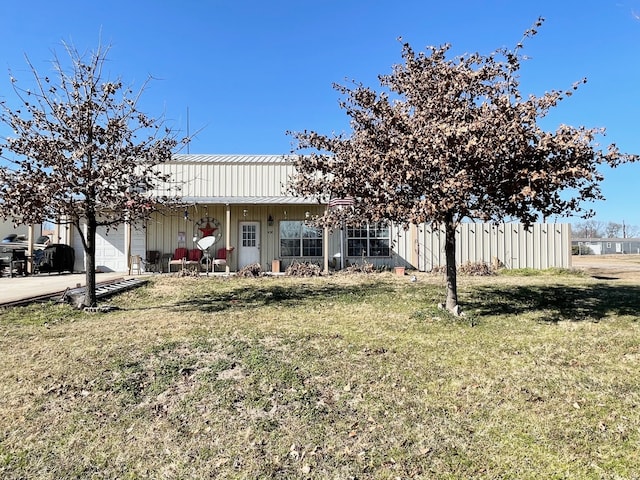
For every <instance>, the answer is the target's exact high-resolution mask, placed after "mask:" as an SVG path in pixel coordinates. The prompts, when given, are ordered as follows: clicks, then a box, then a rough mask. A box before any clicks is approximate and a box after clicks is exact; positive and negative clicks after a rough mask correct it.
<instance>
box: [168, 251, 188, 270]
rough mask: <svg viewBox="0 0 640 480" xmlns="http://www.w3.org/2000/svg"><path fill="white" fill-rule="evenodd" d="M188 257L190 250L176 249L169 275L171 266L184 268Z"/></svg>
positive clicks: (170, 262)
mask: <svg viewBox="0 0 640 480" xmlns="http://www.w3.org/2000/svg"><path fill="white" fill-rule="evenodd" d="M188 256H189V250H187V249H186V248H184V247H179V248H176V250H175V252H173V257H171V260H169V273H171V265H180V266H181V267H182V268H184V266H185V262H186V261H187V257H188Z"/></svg>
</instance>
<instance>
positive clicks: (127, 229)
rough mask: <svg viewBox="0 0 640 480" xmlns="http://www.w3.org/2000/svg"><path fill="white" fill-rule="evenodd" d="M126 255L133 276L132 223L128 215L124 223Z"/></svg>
mask: <svg viewBox="0 0 640 480" xmlns="http://www.w3.org/2000/svg"><path fill="white" fill-rule="evenodd" d="M124 254H125V255H126V260H125V261H126V262H127V270H128V271H129V274H131V263H130V262H131V221H130V220H129V215H128V214H127V216H126V220H125V221H124Z"/></svg>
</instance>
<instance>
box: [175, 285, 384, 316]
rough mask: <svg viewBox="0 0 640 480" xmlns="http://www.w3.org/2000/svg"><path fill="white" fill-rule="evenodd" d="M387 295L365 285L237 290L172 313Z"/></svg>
mask: <svg viewBox="0 0 640 480" xmlns="http://www.w3.org/2000/svg"><path fill="white" fill-rule="evenodd" d="M382 292H386V293H387V294H388V293H389V292H390V289H389V287H388V286H385V285H382V284H377V283H376V284H367V285H353V286H343V285H323V286H309V285H292V286H287V287H282V286H279V285H268V286H263V285H255V286H251V287H246V286H244V287H238V288H235V289H233V290H231V291H227V292H215V291H214V292H209V293H206V294H202V295H197V296H195V297H194V298H192V299H187V300H182V301H179V302H177V303H175V304H174V305H173V306H172V308H173V309H175V310H180V311H185V310H196V311H200V312H203V313H213V312H222V311H225V310H229V309H232V308H234V309H248V308H260V307H265V306H273V305H278V306H280V307H293V306H300V305H301V304H305V303H307V304H309V305H310V306H311V305H317V306H319V307H322V301H323V300H326V301H331V302H337V303H339V302H344V303H349V302H352V301H354V300H355V299H357V298H361V297H363V296H364V295H372V294H377V293H382Z"/></svg>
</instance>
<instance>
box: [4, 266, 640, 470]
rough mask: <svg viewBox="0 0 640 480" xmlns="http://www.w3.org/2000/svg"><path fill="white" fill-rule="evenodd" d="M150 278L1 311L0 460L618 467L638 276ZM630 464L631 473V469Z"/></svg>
mask: <svg viewBox="0 0 640 480" xmlns="http://www.w3.org/2000/svg"><path fill="white" fill-rule="evenodd" d="M460 290H461V299H462V301H463V303H464V305H465V306H466V309H467V316H466V317H464V318H463V319H457V318H453V317H450V316H448V315H447V314H446V313H444V312H442V311H439V310H438V309H437V308H436V306H435V305H436V304H437V303H438V302H439V301H441V299H442V295H443V285H442V279H441V278H440V277H438V276H435V277H434V276H429V275H418V281H417V282H415V283H411V282H410V281H409V280H408V277H406V278H399V277H395V276H394V275H391V274H390V273H388V274H376V275H358V276H352V277H347V276H334V277H330V278H277V279H274V278H256V279H251V278H248V279H243V278H237V279H233V278H232V279H220V278H176V277H165V278H162V279H157V280H156V281H154V282H152V283H151V284H150V285H148V286H147V287H143V288H141V289H139V290H135V291H131V292H127V293H125V294H123V295H121V296H119V297H117V298H115V299H113V302H112V304H113V305H115V306H118V307H119V308H120V309H119V310H116V311H113V312H111V313H108V314H92V315H89V314H80V313H78V312H76V311H74V310H72V309H70V308H67V307H60V306H34V307H29V308H19V309H18V308H17V309H11V310H7V311H5V312H3V313H1V314H0V351H2V352H3V357H2V358H3V361H2V363H1V364H0V425H1V426H2V428H1V429H0V432H2V433H1V436H0V475H1V476H2V477H3V478H50V479H53V478H56V479H59V478H313V479H325V478H327V479H328V478H331V479H342V478H384V479H386V478H424V479H427V478H585V479H586V478H611V479H613V478H637V472H638V471H640V457H639V454H638V452H639V451H640V449H639V448H638V447H640V443H639V442H640V415H639V414H638V408H640V396H639V392H640V379H639V378H638V375H637V371H638V362H639V361H640V325H639V323H638V321H637V318H638V315H639V314H640V305H639V304H638V302H637V298H638V294H639V293H640V287H638V286H637V285H636V284H633V283H632V282H620V281H598V280H594V279H592V278H590V277H588V276H580V275H574V274H570V273H563V274H561V275H560V274H557V273H556V274H546V275H532V276H519V277H505V276H500V275H498V276H491V277H473V278H472V277H462V278H461V281H460ZM634 475H635V476H636V477H634Z"/></svg>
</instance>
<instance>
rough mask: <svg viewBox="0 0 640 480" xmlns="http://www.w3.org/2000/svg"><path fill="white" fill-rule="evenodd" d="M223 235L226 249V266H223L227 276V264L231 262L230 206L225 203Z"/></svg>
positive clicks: (228, 270)
mask: <svg viewBox="0 0 640 480" xmlns="http://www.w3.org/2000/svg"><path fill="white" fill-rule="evenodd" d="M224 235H225V241H224V242H225V244H226V249H227V264H226V265H225V267H224V269H225V273H226V274H227V275H229V272H230V271H231V270H230V267H229V263H230V262H231V206H230V205H229V204H228V203H227V216H226V218H225V226H224Z"/></svg>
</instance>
